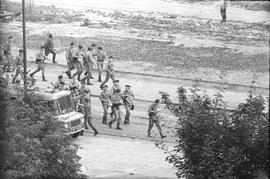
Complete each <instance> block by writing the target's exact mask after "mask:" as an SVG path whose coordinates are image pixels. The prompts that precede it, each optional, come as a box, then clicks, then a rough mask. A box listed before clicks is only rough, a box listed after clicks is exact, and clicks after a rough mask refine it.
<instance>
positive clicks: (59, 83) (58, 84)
mask: <svg viewBox="0 0 270 179" xmlns="http://www.w3.org/2000/svg"><path fill="white" fill-rule="evenodd" d="M65 87H66V83H65V82H64V80H63V75H59V76H58V81H57V82H56V83H55V85H54V88H55V89H59V90H60V91H61V90H64V89H65Z"/></svg>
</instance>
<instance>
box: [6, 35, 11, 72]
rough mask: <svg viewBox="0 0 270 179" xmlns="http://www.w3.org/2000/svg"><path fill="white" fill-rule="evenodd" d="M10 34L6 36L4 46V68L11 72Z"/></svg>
mask: <svg viewBox="0 0 270 179" xmlns="http://www.w3.org/2000/svg"><path fill="white" fill-rule="evenodd" d="M12 39H13V37H12V36H9V37H8V41H7V43H6V44H5V46H4V56H5V58H6V60H7V62H6V66H5V68H7V71H8V72H11V71H12V70H11V63H12V55H11V50H12Z"/></svg>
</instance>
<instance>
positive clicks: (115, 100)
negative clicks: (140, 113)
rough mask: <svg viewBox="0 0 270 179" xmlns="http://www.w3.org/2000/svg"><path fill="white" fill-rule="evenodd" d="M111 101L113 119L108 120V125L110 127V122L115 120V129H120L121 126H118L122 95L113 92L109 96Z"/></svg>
mask: <svg viewBox="0 0 270 179" xmlns="http://www.w3.org/2000/svg"><path fill="white" fill-rule="evenodd" d="M111 101H112V110H113V115H114V119H113V120H111V121H110V122H109V127H110V128H111V127H112V124H113V123H114V122H115V121H117V127H116V129H119V130H121V129H122V128H121V127H120V123H121V105H122V104H123V100H122V96H121V94H120V93H117V92H116V93H115V94H114V95H112V97H111Z"/></svg>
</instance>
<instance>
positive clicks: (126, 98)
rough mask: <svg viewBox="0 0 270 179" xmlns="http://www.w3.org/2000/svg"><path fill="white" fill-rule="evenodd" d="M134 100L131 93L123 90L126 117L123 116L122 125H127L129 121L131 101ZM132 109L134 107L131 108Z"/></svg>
mask: <svg viewBox="0 0 270 179" xmlns="http://www.w3.org/2000/svg"><path fill="white" fill-rule="evenodd" d="M133 98H134V94H133V92H132V91H130V90H125V91H124V92H123V99H124V100H123V101H124V106H125V109H126V116H125V121H124V124H129V123H130V122H129V119H130V110H131V108H132V105H133V102H132V100H133ZM133 107H134V106H133Z"/></svg>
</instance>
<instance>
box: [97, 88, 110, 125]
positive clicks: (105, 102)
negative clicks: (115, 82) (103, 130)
mask: <svg viewBox="0 0 270 179" xmlns="http://www.w3.org/2000/svg"><path fill="white" fill-rule="evenodd" d="M99 99H100V101H101V104H102V107H103V120H102V123H103V124H107V115H108V108H109V101H110V99H109V91H108V86H107V85H104V86H103V88H102V92H101V93H100V95H99Z"/></svg>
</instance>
